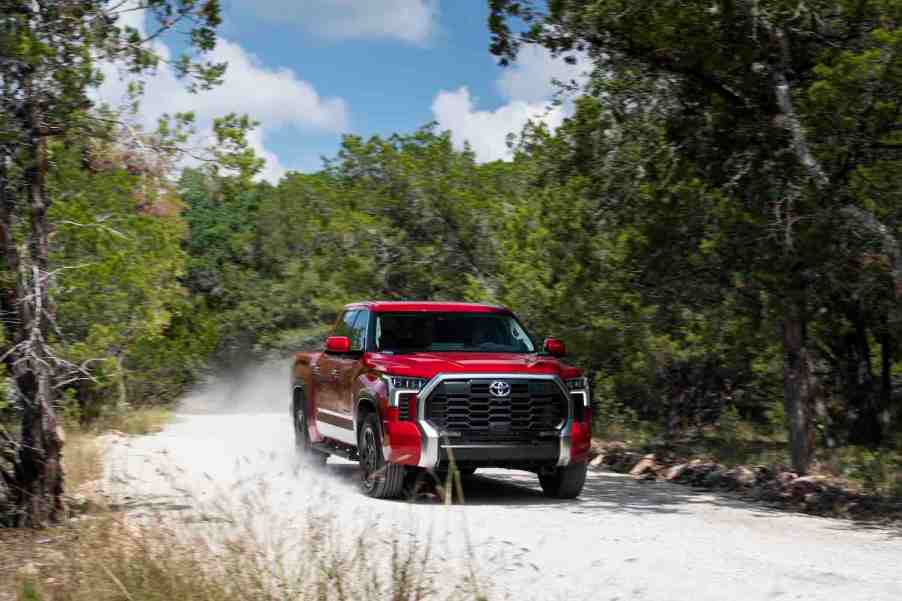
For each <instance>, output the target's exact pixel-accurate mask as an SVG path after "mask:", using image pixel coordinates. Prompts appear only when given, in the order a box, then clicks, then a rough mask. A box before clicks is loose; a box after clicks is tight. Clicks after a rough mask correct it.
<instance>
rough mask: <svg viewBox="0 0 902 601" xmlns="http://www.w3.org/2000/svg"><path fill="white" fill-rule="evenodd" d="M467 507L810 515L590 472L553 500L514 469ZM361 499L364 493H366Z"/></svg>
mask: <svg viewBox="0 0 902 601" xmlns="http://www.w3.org/2000/svg"><path fill="white" fill-rule="evenodd" d="M326 473H327V474H328V475H329V476H330V477H334V478H336V479H338V480H340V481H342V483H343V484H344V485H346V486H349V487H351V486H353V487H356V486H357V482H358V479H359V478H360V471H359V470H358V468H357V465H356V464H353V463H345V462H342V463H337V462H334V460H333V462H330V463H329V464H328V465H327V466H326ZM463 493H464V504H465V505H469V506H476V507H479V506H509V507H522V508H532V507H535V508H543V507H555V508H557V510H564V511H567V512H569V513H572V514H575V515H580V514H585V515H597V514H598V513H599V512H615V513H622V514H627V515H638V514H680V513H689V512H691V511H692V510H693V507H694V506H699V505H706V506H708V507H712V506H713V507H722V508H733V509H742V510H744V511H745V512H746V515H747V516H749V517H758V518H766V519H775V518H779V517H781V516H785V517H790V516H799V515H807V514H801V513H799V512H794V511H791V510H787V509H786V508H781V507H768V506H765V505H761V504H760V503H756V502H753V501H750V500H743V499H741V498H739V497H738V496H736V495H735V494H734V493H729V492H725V491H711V490H697V489H693V488H690V487H688V486H683V485H678V484H672V483H669V482H654V481H652V482H649V481H643V480H636V479H635V478H632V477H630V476H627V475H624V474H617V473H613V472H605V471H594V470H590V472H589V475H588V478H587V480H586V485H585V488H584V489H583V492H582V494H581V495H580V497H579V498H578V499H575V500H560V499H549V498H547V497H545V495H543V494H542V489H541V486H540V485H539V479H538V477H536V475H535V474H531V473H529V472H520V471H514V470H501V469H482V470H480V471H479V472H478V473H477V474H476V475H474V476H471V477H469V478H465V479H464V481H463ZM360 494H363V493H362V492H361V493H360ZM398 502H401V503H417V504H429V503H436V504H437V503H441V502H442V501H441V495H439V494H437V493H435V492H434V491H429V490H426V491H425V494H422V495H419V496H418V497H417V498H416V499H410V498H408V499H406V500H401V501H398ZM807 517H810V518H812V519H825V520H829V521H831V522H832V524H830V526H829V527H830V528H831V529H834V530H836V531H838V532H840V531H846V532H849V531H856V530H857V531H861V530H867V531H872V532H874V533H881V534H884V535H885V536H886V537H887V538H897V537H902V526H900V525H898V524H895V525H893V524H886V523H884V522H863V521H854V520H838V519H832V518H819V517H817V516H812V515H807Z"/></svg>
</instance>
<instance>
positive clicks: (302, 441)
mask: <svg viewBox="0 0 902 601" xmlns="http://www.w3.org/2000/svg"><path fill="white" fill-rule="evenodd" d="M305 404H306V396H305V394H304V390H303V389H302V388H297V389H295V392H294V402H293V403H292V407H291V421H292V422H293V423H294V449H295V452H296V453H297V456H298V458H299V459H300V460H301V462H303V463H307V464H309V465H313V466H315V467H322V466H324V465H326V460H327V459H328V458H329V455H327V454H326V453H323V452H322V451H318V450H316V449H314V448H313V442H312V441H311V440H310V432H309V431H308V430H307V412H306V411H305V410H304V405H305Z"/></svg>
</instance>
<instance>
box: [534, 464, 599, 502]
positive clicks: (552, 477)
mask: <svg viewBox="0 0 902 601" xmlns="http://www.w3.org/2000/svg"><path fill="white" fill-rule="evenodd" d="M587 469H588V465H587V464H585V463H576V464H573V465H568V466H566V467H556V468H554V470H553V471H550V472H547V473H542V472H539V483H540V484H541V485H542V492H543V493H545V496H546V497H551V498H553V499H575V498H576V497H578V496H579V493H581V492H582V490H583V485H584V484H585V483H586V470H587Z"/></svg>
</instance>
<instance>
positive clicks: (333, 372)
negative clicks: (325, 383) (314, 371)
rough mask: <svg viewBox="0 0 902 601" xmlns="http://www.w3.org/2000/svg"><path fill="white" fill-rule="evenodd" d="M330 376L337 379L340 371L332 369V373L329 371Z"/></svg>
mask: <svg viewBox="0 0 902 601" xmlns="http://www.w3.org/2000/svg"><path fill="white" fill-rule="evenodd" d="M329 375H330V376H332V377H333V378H337V377H338V370H337V369H332V370H330V371H329Z"/></svg>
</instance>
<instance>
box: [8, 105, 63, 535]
mask: <svg viewBox="0 0 902 601" xmlns="http://www.w3.org/2000/svg"><path fill="white" fill-rule="evenodd" d="M35 101H36V99H35ZM35 106H36V103H35ZM31 126H32V127H31V131H30V132H29V135H28V137H27V138H26V141H25V142H26V145H27V148H26V149H25V151H24V152H26V153H27V154H28V156H29V157H30V159H31V160H30V161H29V165H28V168H27V169H25V170H24V173H23V181H22V185H21V186H15V187H13V189H12V190H11V189H10V187H9V186H6V185H4V196H5V198H4V199H3V200H4V203H3V204H4V206H3V209H2V211H0V213H2V218H3V246H4V249H3V250H4V256H5V260H6V264H7V267H9V268H11V269H12V268H14V269H15V272H14V273H15V283H14V284H12V283H11V284H10V289H7V290H6V291H5V293H4V303H3V304H4V308H5V309H9V310H10V311H14V312H15V314H14V319H15V321H14V322H13V323H14V324H16V325H15V326H14V327H12V328H10V329H12V330H13V332H12V334H13V335H12V336H11V340H10V343H11V344H12V345H13V348H12V350H11V352H9V353H8V354H7V365H8V366H9V367H10V368H11V375H12V378H13V381H14V383H15V386H16V389H17V392H18V399H19V403H20V404H21V406H22V432H21V441H20V444H19V445H18V452H17V454H16V457H15V460H14V465H13V473H12V479H11V485H10V496H11V502H12V506H13V511H14V512H15V518H14V520H13V521H14V523H15V524H16V525H18V526H22V527H35V528H41V527H44V526H47V525H49V524H51V523H54V522H57V521H59V520H60V519H61V518H62V516H63V510H64V503H63V466H62V450H63V441H64V434H63V431H62V428H61V426H60V423H59V421H58V420H57V416H56V411H55V409H54V407H53V371H52V370H53V365H54V360H53V356H52V353H51V352H50V349H49V346H48V333H49V330H50V321H51V319H52V307H51V305H50V302H49V288H50V275H49V254H50V253H49V248H50V232H49V224H48V223H47V209H48V208H49V205H50V199H49V197H48V194H47V190H46V185H45V177H46V173H47V168H48V166H47V156H46V148H45V141H44V139H43V138H42V137H41V135H40V133H39V126H40V116H39V115H38V113H37V109H36V108H35V109H33V112H32V114H31ZM7 183H8V182H4V184H7ZM22 192H24V194H23V193H22ZM23 201H25V202H23ZM23 205H26V206H27V207H28V216H29V226H30V227H29V228H28V234H27V244H25V245H20V244H18V243H17V241H16V240H15V235H14V230H13V225H14V224H15V223H16V222H17V216H18V213H19V210H20V209H21V208H22V206H23Z"/></svg>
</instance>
